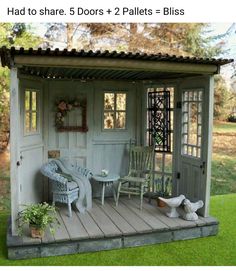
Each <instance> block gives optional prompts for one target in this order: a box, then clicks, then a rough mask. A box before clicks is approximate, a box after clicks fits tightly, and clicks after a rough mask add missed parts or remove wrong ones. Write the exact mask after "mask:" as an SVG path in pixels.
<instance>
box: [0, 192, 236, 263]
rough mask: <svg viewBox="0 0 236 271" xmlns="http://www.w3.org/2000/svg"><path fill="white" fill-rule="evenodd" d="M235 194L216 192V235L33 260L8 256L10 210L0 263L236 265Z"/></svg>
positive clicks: (0, 235) (0, 236)
mask: <svg viewBox="0 0 236 271" xmlns="http://www.w3.org/2000/svg"><path fill="white" fill-rule="evenodd" d="M235 212H236V194H229V195H223V196H213V197H212V198H211V215H212V216H215V217H217V218H218V219H219V220H220V231H219V234H218V235H217V236H213V237H206V238H200V239H195V240H188V241H177V242H172V243H166V244H159V245H151V246H143V247H137V248H129V249H121V250H112V251H101V252H93V253H85V254H76V255H68V256H57V257H48V258H41V259H30V260H8V259H7V252H6V245H5V243H6V240H5V238H6V220H7V216H8V215H7V213H5V214H4V213H1V215H0V220H1V221H2V223H0V240H1V243H0V265H59V266H60V265H61V266H65V265H91V266H92V265H94V266H98V265H227V266H229V265H236V227H235V225H236V215H235Z"/></svg>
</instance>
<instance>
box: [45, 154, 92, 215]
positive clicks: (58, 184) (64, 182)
mask: <svg viewBox="0 0 236 271" xmlns="http://www.w3.org/2000/svg"><path fill="white" fill-rule="evenodd" d="M72 167H73V166H72ZM41 173H42V174H43V175H44V176H46V177H48V178H49V179H50V180H51V181H52V194H53V204H55V203H56V202H61V203H66V204H67V206H68V213H69V217H71V216H72V211H71V204H72V203H73V202H74V201H76V200H78V199H79V193H80V190H81V189H80V187H79V186H80V182H81V179H85V181H86V180H87V182H88V183H89V184H90V182H89V179H90V177H91V175H92V173H91V171H90V170H88V169H86V168H82V167H79V166H76V168H75V169H74V170H73V171H72V170H68V169H65V168H64V166H63V163H62V161H60V160H58V159H55V160H51V161H49V162H48V163H46V164H44V165H43V166H42V167H41Z"/></svg>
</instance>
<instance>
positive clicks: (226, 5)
mask: <svg viewBox="0 0 236 271" xmlns="http://www.w3.org/2000/svg"><path fill="white" fill-rule="evenodd" d="M235 19H236V17H235V2H234V1H232V0H224V1H211V0H209V1H207V0H198V1H191V0H156V1H140V0H129V1H128V0H112V1H110V0H109V1H107V0H99V1H95V0H80V1H78V0H67V1H55V0H54V1H52V0H40V1H34V0H7V1H1V2H0V21H1V22H81V23H82V22H149V23H152V22H153V23H154V22H221V23H222V22H234V21H235Z"/></svg>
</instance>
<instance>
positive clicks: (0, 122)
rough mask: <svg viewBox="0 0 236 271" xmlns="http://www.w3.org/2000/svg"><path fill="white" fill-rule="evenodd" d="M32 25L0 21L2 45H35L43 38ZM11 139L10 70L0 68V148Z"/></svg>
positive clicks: (0, 40)
mask: <svg viewBox="0 0 236 271" xmlns="http://www.w3.org/2000/svg"><path fill="white" fill-rule="evenodd" d="M30 28H31V26H30V25H26V24H22V23H17V24H11V23H0V45H1V46H7V47H10V46H13V45H14V46H16V47H21V46H22V47H35V46H37V45H38V44H39V43H40V42H41V39H40V38H39V37H37V36H35V35H34V34H32V33H31V32H30ZM8 141H9V70H8V68H2V67H1V68H0V150H1V149H3V148H4V147H6V145H7V144H8Z"/></svg>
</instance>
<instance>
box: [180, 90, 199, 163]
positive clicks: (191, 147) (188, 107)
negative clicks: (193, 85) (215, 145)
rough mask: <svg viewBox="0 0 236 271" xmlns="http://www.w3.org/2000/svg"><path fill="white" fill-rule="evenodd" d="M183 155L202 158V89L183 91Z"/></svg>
mask: <svg viewBox="0 0 236 271" xmlns="http://www.w3.org/2000/svg"><path fill="white" fill-rule="evenodd" d="M181 138H182V155H187V156H192V157H195V158H201V142H202V90H201V89H195V90H185V91H183V93H182V132H181Z"/></svg>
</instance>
